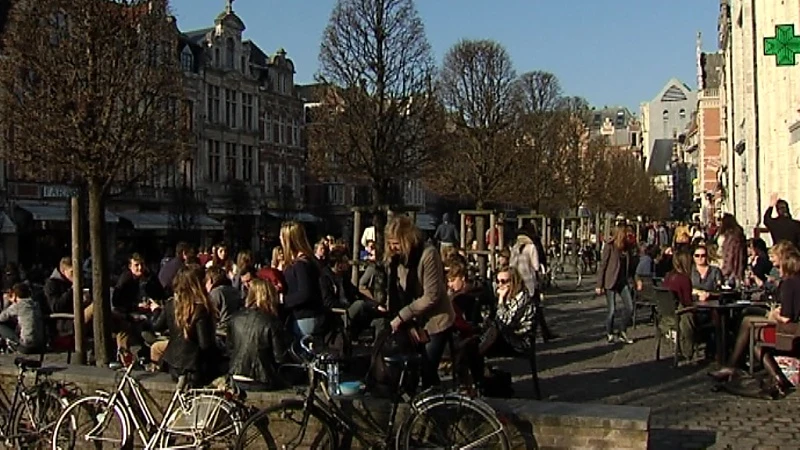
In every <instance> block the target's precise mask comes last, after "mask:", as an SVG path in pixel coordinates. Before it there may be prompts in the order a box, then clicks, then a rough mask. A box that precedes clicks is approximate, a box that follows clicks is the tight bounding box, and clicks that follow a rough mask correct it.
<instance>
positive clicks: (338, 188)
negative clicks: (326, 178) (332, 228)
mask: <svg viewBox="0 0 800 450" xmlns="http://www.w3.org/2000/svg"><path fill="white" fill-rule="evenodd" d="M325 201H326V203H328V204H329V205H344V185H341V184H329V185H327V189H326V196H325Z"/></svg>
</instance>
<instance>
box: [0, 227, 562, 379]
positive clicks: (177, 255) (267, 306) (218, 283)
mask: <svg viewBox="0 0 800 450" xmlns="http://www.w3.org/2000/svg"><path fill="white" fill-rule="evenodd" d="M279 235H280V245H279V246H276V247H275V248H274V249H273V251H272V259H271V261H270V262H269V264H264V265H258V264H256V262H255V261H253V257H252V253H251V252H250V251H248V250H242V251H240V252H238V254H237V255H236V258H235V259H234V258H233V257H232V255H231V254H230V252H229V248H228V247H227V246H226V245H225V244H220V245H217V246H214V247H213V248H211V249H210V251H206V249H203V248H201V249H199V250H198V251H195V249H194V248H193V247H192V246H191V245H189V244H187V243H183V242H182V243H178V245H177V246H176V248H175V252H174V256H173V257H171V258H168V259H165V260H163V261H162V262H161V264H160V266H159V268H158V270H157V271H156V270H148V268H147V265H146V264H145V261H144V260H143V258H142V257H141V256H140V255H139V254H136V253H133V254H131V255H130V256H129V257H128V261H127V266H126V268H125V269H124V270H123V271H122V272H121V273H120V274H118V276H116V277H115V279H114V283H113V288H112V291H111V295H110V300H111V312H112V319H111V321H110V326H111V330H112V333H113V336H114V337H115V341H116V345H117V348H118V352H119V357H120V358H121V359H122V360H124V361H129V360H131V359H132V358H135V357H137V356H138V357H140V358H142V357H144V358H146V359H147V360H149V363H150V368H151V369H152V370H164V371H168V372H170V373H171V374H172V375H173V376H175V377H177V376H178V375H179V374H181V373H191V374H192V378H193V382H194V383H195V384H198V385H203V384H207V383H209V382H211V381H212V380H214V379H215V378H217V377H219V376H223V375H229V376H231V377H232V378H233V380H234V381H235V382H236V383H237V384H239V385H241V387H243V388H245V389H277V388H280V387H283V386H285V385H286V384H287V383H290V382H291V381H292V380H291V379H290V377H286V376H285V375H284V374H283V373H282V372H281V370H280V368H281V366H282V365H283V364H285V363H287V362H292V361H291V358H292V356H291V352H289V351H288V349H289V348H290V346H292V345H293V343H294V342H297V341H298V340H299V339H301V338H303V337H305V336H313V337H314V338H319V339H321V340H323V341H325V342H328V339H326V338H327V337H328V336H331V335H332V334H333V333H335V332H337V331H340V330H341V329H342V327H344V326H345V323H346V324H347V327H348V330H347V333H346V334H343V336H347V338H348V339H352V340H354V341H358V339H359V338H363V337H364V336H365V335H366V336H368V337H369V338H371V340H372V342H375V341H376V340H377V339H378V336H380V335H389V336H394V337H399V336H402V337H403V338H404V339H402V340H403V341H408V343H409V345H410V347H411V348H409V349H408V350H409V351H419V352H420V353H421V355H422V361H421V364H420V368H419V373H420V378H421V382H422V386H423V387H429V386H432V385H436V384H438V383H439V382H440V369H442V368H444V367H448V366H451V367H453V369H452V370H454V371H457V372H458V373H459V374H461V375H463V376H464V381H465V382H469V383H471V384H472V385H473V386H477V387H480V386H481V385H482V384H484V383H488V381H486V380H487V377H491V376H492V370H491V368H488V367H484V364H483V357H484V356H485V355H486V354H487V353H488V352H490V351H508V352H518V353H523V354H524V353H525V352H526V351H527V350H528V349H529V348H530V343H531V339H534V338H535V336H534V332H535V329H536V328H535V326H536V325H535V324H536V323H541V324H542V325H543V327H542V329H543V330H544V331H545V338H547V339H550V338H553V337H554V335H552V333H550V332H549V330H547V329H546V324H545V322H544V316H543V314H542V310H541V307H540V302H539V298H540V296H541V292H540V291H539V286H538V284H537V280H538V274H539V273H540V270H541V269H540V267H539V266H540V261H541V260H543V259H544V257H543V256H542V257H540V256H539V255H540V251H541V250H540V249H541V242H540V238H539V236H538V234H537V233H536V232H535V229H533V228H528V229H523V230H521V232H520V233H519V236H518V237H517V241H516V243H515V244H514V245H513V246H512V247H511V249H510V252H509V253H508V254H507V255H506V256H505V257H501V258H499V259H498V266H497V267H496V268H495V270H492V272H491V275H492V278H491V279H489V280H487V279H486V278H484V277H479V276H477V274H476V271H475V270H473V267H474V266H475V264H474V261H471V259H472V258H469V257H467V256H466V255H464V253H463V252H462V251H459V249H458V247H457V245H455V243H454V242H452V236H446V235H445V236H444V237H445V240H438V239H437V240H431V239H429V238H428V237H427V236H425V235H424V234H423V232H422V231H421V230H420V229H419V228H418V227H417V226H416V224H415V223H414V222H413V221H412V220H411V219H410V218H408V217H406V216H396V217H393V218H391V220H389V222H388V224H387V225H386V227H385V229H384V232H383V238H384V242H385V245H384V248H383V249H382V250H383V252H382V255H381V256H379V255H378V252H377V251H376V250H377V249H376V245H375V239H368V240H366V241H365V242H364V246H363V249H362V250H361V259H362V260H361V261H359V262H358V263H357V264H358V265H359V266H360V270H359V273H360V276H359V282H358V283H357V284H358V285H357V286H356V285H354V284H353V283H352V282H351V268H352V265H353V262H352V261H350V259H349V257H348V255H350V254H351V251H350V249H349V248H347V245H346V244H344V243H343V242H342V241H340V240H335V239H333V238H332V237H330V236H329V237H326V238H323V239H321V240H320V241H318V242H317V243H316V244H315V245H313V246H312V245H311V243H310V242H309V240H308V237H307V235H306V232H305V229H304V227H303V226H302V224H300V223H297V222H287V223H284V224H283V225H282V227H281V229H280V234H279ZM448 238H449V239H450V240H448ZM379 257H380V258H381V259H380V260H378V258H379ZM74 270H75V268H74V267H73V265H72V260H71V258H69V257H64V258H62V259H61V261H60V262H59V264H58V267H56V268H55V269H54V270H53V272H52V273H51V275H50V276H49V277H48V278H47V279H46V281H45V282H44V284H43V286H41V288H38V289H37V288H36V287H35V286H32V285H31V283H28V282H25V281H24V280H22V279H15V280H14V282H13V283H10V287H8V288H7V295H6V299H5V300H6V304H7V305H8V306H7V307H6V308H5V309H4V310H3V311H2V312H0V337H2V338H3V339H4V340H5V341H6V342H8V343H13V345H14V348H15V349H16V350H18V351H21V352H26V353H39V352H43V351H46V350H47V347H48V345H49V344H50V342H52V340H53V339H54V338H56V339H58V338H60V337H69V336H71V335H72V334H73V332H72V326H73V324H72V322H71V321H66V320H62V321H51V320H47V319H48V317H49V316H50V315H51V314H53V313H66V314H72V313H73V312H74V309H73V289H72V285H73V280H74V274H75V272H74ZM79 270H80V269H79ZM17 278H21V277H20V276H19V274H18V275H17ZM381 280H383V281H381ZM376 290H382V291H383V292H376ZM34 291H36V292H34ZM87 291H88V290H87ZM82 313H83V318H84V327H85V328H84V333H85V335H87V336H90V337H91V335H92V333H93V327H92V326H91V324H92V321H93V316H94V314H93V305H92V303H91V296H90V295H88V292H86V293H85V295H84V305H83V311H82ZM342 314H345V315H346V316H347V320H346V321H345V320H342ZM407 337H408V339H406V338H407ZM136 352H138V355H134V353H136ZM446 354H447V355H449V356H448V360H449V361H451V363H449V364H448V363H442V360H443V356H444V355H446Z"/></svg>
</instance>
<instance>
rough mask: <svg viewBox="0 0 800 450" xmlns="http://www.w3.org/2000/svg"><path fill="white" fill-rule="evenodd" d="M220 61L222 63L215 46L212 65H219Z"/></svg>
mask: <svg viewBox="0 0 800 450" xmlns="http://www.w3.org/2000/svg"><path fill="white" fill-rule="evenodd" d="M221 63H222V61H220V60H219V49H218V48H215V49H214V65H215V66H217V67H219V65H220V64H221Z"/></svg>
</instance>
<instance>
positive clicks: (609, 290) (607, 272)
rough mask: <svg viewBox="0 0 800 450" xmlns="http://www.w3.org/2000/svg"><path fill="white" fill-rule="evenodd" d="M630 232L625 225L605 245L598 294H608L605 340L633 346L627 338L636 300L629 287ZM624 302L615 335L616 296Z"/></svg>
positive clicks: (631, 269) (630, 269)
mask: <svg viewBox="0 0 800 450" xmlns="http://www.w3.org/2000/svg"><path fill="white" fill-rule="evenodd" d="M627 237H628V233H627V229H626V227H625V226H624V225H619V226H617V228H616V231H615V232H614V235H613V236H612V237H610V238H609V239H607V240H606V242H605V245H603V255H602V257H601V258H600V267H599V268H598V271H597V287H596V288H595V292H596V293H597V295H602V294H603V293H605V294H606V305H607V307H608V316H607V317H606V337H607V339H608V342H609V343H612V342H614V341H615V340H619V341H620V342H624V343H626V344H632V343H633V340H632V339H630V338H629V337H628V334H627V330H628V325H629V324H630V322H631V317H633V297H632V296H631V289H630V286H629V284H628V279H629V278H630V277H631V276H632V275H633V274H632V271H633V269H634V265H633V264H632V263H631V259H632V253H631V248H630V244H629V241H628V239H627ZM617 296H619V297H620V299H622V303H623V310H622V321H621V323H620V330H619V334H618V335H616V334H614V317H615V316H616V314H617V308H616V297H617Z"/></svg>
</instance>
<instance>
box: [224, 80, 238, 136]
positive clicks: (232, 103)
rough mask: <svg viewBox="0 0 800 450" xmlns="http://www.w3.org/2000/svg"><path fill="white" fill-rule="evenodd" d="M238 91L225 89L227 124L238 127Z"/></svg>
mask: <svg viewBox="0 0 800 450" xmlns="http://www.w3.org/2000/svg"><path fill="white" fill-rule="evenodd" d="M236 94H237V93H236V91H234V90H233V89H225V125H227V126H229V127H231V128H236V107H237V105H236Z"/></svg>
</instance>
